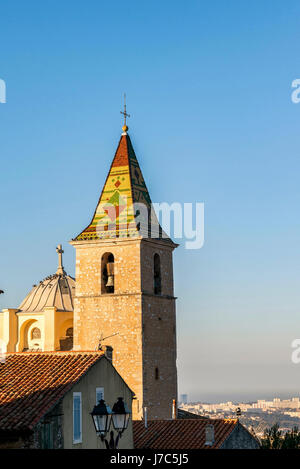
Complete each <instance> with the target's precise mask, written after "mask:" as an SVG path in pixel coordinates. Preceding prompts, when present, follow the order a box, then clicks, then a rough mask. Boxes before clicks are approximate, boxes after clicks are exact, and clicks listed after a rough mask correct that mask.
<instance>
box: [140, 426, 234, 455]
mask: <svg viewBox="0 0 300 469" xmlns="http://www.w3.org/2000/svg"><path fill="white" fill-rule="evenodd" d="M208 424H212V425H213V426H214V432H215V443H214V444H213V446H206V445H205V427H206V425H208ZM237 424H238V420H236V419H177V420H150V421H148V428H145V424H144V422H143V421H142V420H134V421H133V439H134V447H135V448H137V449H141V448H149V449H155V450H162V449H217V448H220V446H221V445H222V444H223V443H224V441H225V440H226V439H227V438H228V436H229V435H230V433H231V432H232V431H233V430H234V428H235V427H236V425H237Z"/></svg>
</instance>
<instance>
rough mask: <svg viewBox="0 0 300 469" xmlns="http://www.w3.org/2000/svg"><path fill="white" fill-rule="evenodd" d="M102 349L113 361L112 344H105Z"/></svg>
mask: <svg viewBox="0 0 300 469" xmlns="http://www.w3.org/2000/svg"><path fill="white" fill-rule="evenodd" d="M102 350H103V352H104V353H105V356H106V358H107V359H108V360H110V361H111V362H112V361H113V348H112V347H111V346H110V345H103V346H102Z"/></svg>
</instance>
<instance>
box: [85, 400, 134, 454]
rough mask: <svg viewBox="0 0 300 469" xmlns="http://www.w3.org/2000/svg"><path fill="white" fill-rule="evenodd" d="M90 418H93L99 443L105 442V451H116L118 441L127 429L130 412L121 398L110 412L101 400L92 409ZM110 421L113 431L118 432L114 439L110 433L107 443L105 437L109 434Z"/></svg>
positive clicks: (112, 433)
mask: <svg viewBox="0 0 300 469" xmlns="http://www.w3.org/2000/svg"><path fill="white" fill-rule="evenodd" d="M91 416H92V418H93V422H94V425H95V430H96V433H97V434H98V435H100V438H101V441H104V442H105V445H106V449H117V447H118V443H119V439H120V438H121V436H122V433H123V432H124V431H125V430H126V429H127V427H128V422H129V417H130V411H129V409H128V407H127V405H126V404H125V402H124V401H123V398H122V397H119V398H118V401H117V402H116V403H115V404H114V406H113V410H112V411H111V409H110V407H109V406H108V405H107V404H105V402H104V400H103V399H101V400H100V401H99V404H98V405H96V406H95V407H94V409H93V412H91ZM111 420H112V421H113V426H114V429H115V430H116V431H117V432H118V435H117V437H116V439H115V438H114V432H113V431H111V432H110V440H109V442H108V441H107V439H106V438H105V436H106V434H107V433H108V432H109V428H110V424H111Z"/></svg>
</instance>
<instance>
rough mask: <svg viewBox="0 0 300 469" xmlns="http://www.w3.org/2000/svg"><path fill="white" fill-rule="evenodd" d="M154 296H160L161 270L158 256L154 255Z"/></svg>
mask: <svg viewBox="0 0 300 469" xmlns="http://www.w3.org/2000/svg"><path fill="white" fill-rule="evenodd" d="M153 281H154V294H155V295H161V269H160V257H159V254H154V278H153Z"/></svg>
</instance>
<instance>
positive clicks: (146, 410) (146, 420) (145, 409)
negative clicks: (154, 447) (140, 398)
mask: <svg viewBox="0 0 300 469" xmlns="http://www.w3.org/2000/svg"><path fill="white" fill-rule="evenodd" d="M144 421H145V428H148V409H147V407H144Z"/></svg>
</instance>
